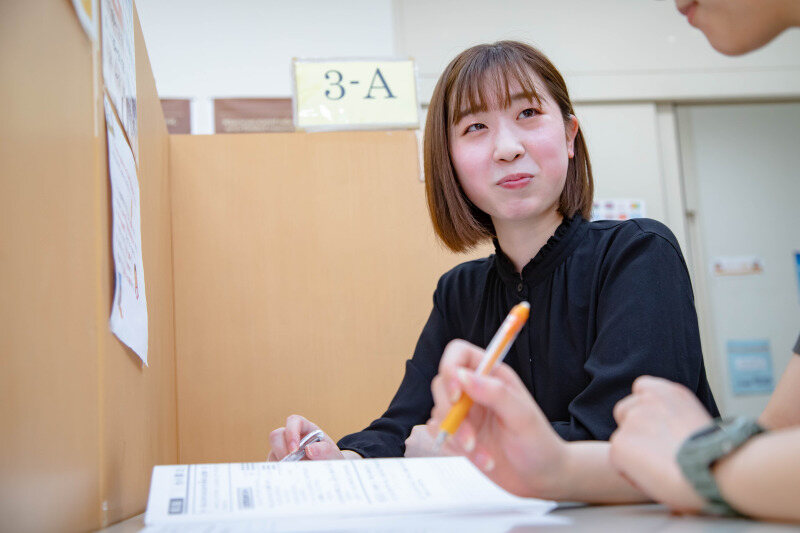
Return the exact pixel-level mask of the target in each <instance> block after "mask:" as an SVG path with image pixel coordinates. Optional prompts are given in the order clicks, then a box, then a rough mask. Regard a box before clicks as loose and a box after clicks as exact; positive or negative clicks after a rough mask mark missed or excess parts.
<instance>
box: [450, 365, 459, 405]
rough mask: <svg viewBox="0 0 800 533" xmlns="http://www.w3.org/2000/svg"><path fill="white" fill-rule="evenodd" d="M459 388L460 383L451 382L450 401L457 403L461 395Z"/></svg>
mask: <svg viewBox="0 0 800 533" xmlns="http://www.w3.org/2000/svg"><path fill="white" fill-rule="evenodd" d="M459 370H460V369H459ZM458 388H459V386H458V383H456V382H455V381H454V382H452V383H451V384H450V403H456V402H457V401H458V398H459V397H460V396H461V391H459V390H458Z"/></svg>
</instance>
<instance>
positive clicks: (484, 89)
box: [447, 45, 542, 124]
mask: <svg viewBox="0 0 800 533" xmlns="http://www.w3.org/2000/svg"><path fill="white" fill-rule="evenodd" d="M463 61H464V63H463V65H462V66H461V68H460V69H457V72H458V74H457V76H456V77H455V80H453V84H452V86H451V87H450V90H449V91H448V92H449V95H448V98H447V100H448V110H447V111H448V115H449V116H450V117H451V123H452V124H456V123H458V122H459V121H460V120H461V119H462V118H464V117H465V116H466V115H469V114H471V113H477V112H484V111H487V110H488V109H489V108H490V107H491V106H492V105H501V106H502V107H503V108H507V107H509V106H510V105H511V102H512V101H513V100H514V99H515V98H527V99H528V100H529V101H531V102H534V101H535V102H537V104H539V105H541V103H542V102H541V100H540V99H539V94H538V92H537V91H536V86H535V84H534V76H535V74H534V73H533V69H531V68H530V66H529V65H528V63H529V62H528V61H527V60H526V58H525V57H524V55H523V54H521V53H520V51H518V50H515V49H510V48H509V47H501V46H497V45H483V46H476V47H475V48H474V49H473V53H472V54H467V55H466V57H464V58H463ZM512 87H513V88H514V91H515V92H514V93H513V94H512V92H511V90H512V89H511V88H512Z"/></svg>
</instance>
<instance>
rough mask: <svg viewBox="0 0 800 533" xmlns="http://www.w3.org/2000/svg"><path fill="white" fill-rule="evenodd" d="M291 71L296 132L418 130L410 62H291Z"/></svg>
mask: <svg viewBox="0 0 800 533" xmlns="http://www.w3.org/2000/svg"><path fill="white" fill-rule="evenodd" d="M293 70H294V88H295V93H294V105H295V113H294V116H295V125H296V127H297V129H301V130H334V129H377V128H383V129H388V128H406V129H414V128H417V127H419V102H418V99H417V81H416V72H415V69H414V62H413V61H411V60H392V59H387V60H358V61H354V60H350V61H348V60H338V61H337V60H300V59H295V60H294V61H293Z"/></svg>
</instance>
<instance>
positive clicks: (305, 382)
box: [170, 132, 465, 463]
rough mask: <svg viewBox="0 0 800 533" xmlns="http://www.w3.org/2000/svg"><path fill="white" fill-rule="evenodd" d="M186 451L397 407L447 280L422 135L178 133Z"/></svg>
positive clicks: (181, 415) (175, 173) (235, 448)
mask: <svg viewBox="0 0 800 533" xmlns="http://www.w3.org/2000/svg"><path fill="white" fill-rule="evenodd" d="M171 141H172V144H171V147H170V174H171V177H172V180H173V193H174V194H173V198H174V204H173V216H174V218H173V220H174V258H175V316H176V318H175V324H176V352H177V355H178V410H179V411H178V419H179V421H180V423H179V443H180V460H181V462H189V463H193V462H212V461H258V460H264V459H265V458H266V454H267V451H268V449H269V444H268V440H267V436H268V434H269V431H270V430H271V429H274V428H276V427H278V426H280V425H282V424H283V422H284V421H285V418H286V416H287V415H289V414H291V413H300V414H303V415H305V416H307V417H308V418H310V419H312V420H314V421H315V422H317V423H319V424H320V425H321V426H322V427H323V428H324V429H325V430H326V431H327V432H328V433H329V434H330V435H332V436H333V437H335V438H338V437H340V436H342V435H344V434H346V433H348V432H351V431H355V430H358V429H361V427H363V426H364V425H366V424H367V423H369V422H370V421H371V420H372V419H373V418H375V417H377V416H378V415H380V413H381V412H382V410H383V409H385V408H386V406H388V403H389V400H390V399H391V396H392V395H393V394H394V391H395V390H396V388H397V386H398V385H399V383H400V379H401V378H402V375H403V371H404V361H405V360H406V359H407V358H408V357H410V355H411V353H412V351H413V349H414V345H415V343H416V340H417V337H418V335H419V333H420V331H421V330H422V326H423V325H424V323H425V321H426V319H427V315H428V313H429V312H430V309H431V305H432V294H433V290H434V289H435V287H436V281H437V279H438V277H439V276H440V275H441V274H442V273H443V272H444V271H445V270H447V269H449V268H450V267H451V266H453V265H455V264H456V263H458V262H461V261H464V260H465V257H463V256H456V255H453V254H450V253H447V252H445V251H443V250H442V249H441V248H440V247H439V245H438V243H436V242H435V241H434V237H433V232H432V229H431V227H430V222H429V219H428V214H427V208H426V206H425V201H424V185H423V183H422V182H420V180H419V176H418V159H417V148H416V138H415V136H414V133H413V132H351V133H345V132H342V133H327V134H321V133H317V134H300V133H289V134H253V135H214V136H172V137H171Z"/></svg>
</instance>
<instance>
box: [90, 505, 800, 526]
mask: <svg viewBox="0 0 800 533" xmlns="http://www.w3.org/2000/svg"><path fill="white" fill-rule="evenodd" d="M548 516H551V517H555V518H562V519H565V520H564V523H563V524H543V525H537V526H531V525H528V526H526V525H524V523H521V524H518V525H514V526H511V527H505V526H501V529H498V533H499V532H501V531H508V532H509V533H511V531H512V530H513V533H522V532H524V531H537V532H540V531H556V532H557V531H565V530H567V529H568V530H570V531H575V530H578V531H592V532H594V531H607V530H614V529H616V530H620V531H645V532H646V531H659V532H664V531H669V532H671V531H677V532H694V531H697V532H701V531H703V532H705V531H720V530H722V531H726V532H727V531H735V532H745V531H747V532H761V531H764V532H779V531H797V525H787V524H772V523H765V522H755V521H752V520H744V519H732V518H713V517H704V516H678V515H673V514H671V513H670V512H669V511H668V510H667V509H666V508H664V507H663V506H661V505H655V504H648V505H608V506H573V507H564V508H559V509H556V510H555V511H553V512H551V513H550V514H549V515H548ZM500 521H501V522H502V523H503V524H507V517H503V518H502V519H500ZM523 522H524V521H523ZM484 525H485V524H484ZM420 526H421V528H422V529H419V531H423V530H424V531H435V530H437V527H430V526H431V524H430V523H428V522H427V520H426V519H424V518H421V519H420ZM143 528H144V515H138V516H135V517H133V518H131V519H129V520H125V521H124V522H120V523H119V524H116V525H114V526H111V527H108V528H106V529H103V530H102V531H104V532H109V533H133V532H136V531H140V530H141V529H143ZM193 530H198V531H199V530H204V531H209V529H207V528H204V527H202V526H201V525H200V524H198V525H196V526H195V528H193ZM440 530H441V531H447V530H448V529H447V528H442V529H440ZM483 530H485V529H483ZM175 531H184V529H183V528H180V529H178V528H175ZM186 531H190V529H187V530H186ZM248 531H251V530H249V529H248ZM252 531H255V530H252Z"/></svg>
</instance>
